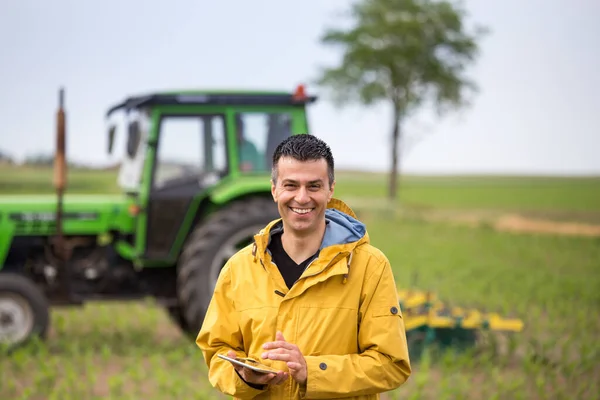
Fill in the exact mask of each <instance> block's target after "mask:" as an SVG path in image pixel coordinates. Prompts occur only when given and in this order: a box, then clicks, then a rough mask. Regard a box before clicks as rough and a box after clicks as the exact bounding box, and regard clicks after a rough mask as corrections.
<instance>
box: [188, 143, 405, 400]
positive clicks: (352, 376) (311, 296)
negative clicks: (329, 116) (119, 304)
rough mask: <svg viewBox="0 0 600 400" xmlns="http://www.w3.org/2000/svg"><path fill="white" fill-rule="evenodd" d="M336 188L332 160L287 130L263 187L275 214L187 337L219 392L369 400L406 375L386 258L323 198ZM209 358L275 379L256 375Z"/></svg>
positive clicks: (323, 147)
mask: <svg viewBox="0 0 600 400" xmlns="http://www.w3.org/2000/svg"><path fill="white" fill-rule="evenodd" d="M334 186H335V179H334V160H333V156H332V155H331V151H330V149H329V147H328V146H327V144H325V143H324V142H323V141H322V140H320V139H317V138H316V137H314V136H312V135H297V136H292V137H290V138H288V139H286V140H284V141H283V142H282V143H280V144H279V146H278V147H277V148H276V150H275V153H274V155H273V173H272V185H271V187H272V189H271V191H272V195H273V199H274V201H275V202H276V203H277V207H278V210H279V214H280V216H281V218H280V219H277V220H275V221H272V222H271V223H269V224H268V225H267V226H266V227H265V228H264V229H263V230H262V231H261V232H260V233H258V234H257V235H255V237H254V239H255V240H254V243H253V244H252V245H250V246H248V247H246V248H244V249H242V250H241V251H239V252H238V253H237V254H235V255H234V256H233V257H232V258H231V259H230V260H229V261H228V262H227V264H226V265H225V266H224V268H223V270H222V271H221V274H220V276H219V279H218V282H217V285H216V288H215V292H214V295H213V298H212V300H211V304H210V306H209V308H208V312H207V315H206V318H205V320H204V324H203V326H202V328H201V330H200V332H199V334H198V337H197V339H196V343H197V345H198V346H199V347H200V349H201V350H202V353H203V355H204V358H205V360H206V363H207V365H208V367H209V373H208V375H209V380H210V382H211V384H212V385H214V386H215V387H216V388H217V389H219V390H220V391H221V392H223V393H225V394H228V395H231V396H234V397H235V398H238V399H251V398H252V399H297V398H321V399H323V398H360V399H376V398H378V394H379V393H381V392H384V391H389V390H392V389H395V388H397V387H399V386H400V385H401V384H403V383H404V382H405V381H406V380H407V379H408V377H409V375H410V373H411V367H410V362H409V357H408V350H407V343H406V336H405V330H404V323H403V319H402V315H401V312H400V309H399V307H398V297H397V288H396V284H395V282H394V276H393V274H392V270H391V267H390V263H389V262H388V260H387V258H386V257H385V256H384V254H383V253H382V252H381V251H379V250H378V249H377V248H375V247H373V246H372V245H371V244H369V236H368V234H367V231H366V228H365V225H364V224H363V223H361V222H360V221H358V220H357V219H356V215H355V214H354V213H353V212H352V210H351V209H350V208H349V207H348V206H346V205H345V204H344V203H343V202H342V201H340V200H337V199H334V198H333V193H334ZM217 354H223V355H228V356H230V357H234V358H235V357H250V358H253V359H254V360H257V361H259V362H261V363H263V364H266V365H269V366H271V367H274V368H277V369H278V370H280V371H282V372H279V373H277V374H258V373H255V372H253V371H251V370H250V369H248V368H244V367H239V366H234V365H233V364H232V363H230V362H228V361H226V360H223V359H221V358H219V357H217Z"/></svg>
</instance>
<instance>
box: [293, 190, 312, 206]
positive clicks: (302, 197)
mask: <svg viewBox="0 0 600 400" xmlns="http://www.w3.org/2000/svg"><path fill="white" fill-rule="evenodd" d="M295 200H296V201H297V202H298V203H301V204H302V203H308V202H309V201H310V196H309V195H308V190H306V188H305V187H304V186H300V188H299V189H298V191H297V192H296V198H295Z"/></svg>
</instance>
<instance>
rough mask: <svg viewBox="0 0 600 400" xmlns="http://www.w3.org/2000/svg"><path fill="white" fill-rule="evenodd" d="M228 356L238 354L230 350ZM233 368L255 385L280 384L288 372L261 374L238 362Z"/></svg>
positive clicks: (233, 356)
mask: <svg viewBox="0 0 600 400" xmlns="http://www.w3.org/2000/svg"><path fill="white" fill-rule="evenodd" d="M227 356H228V357H231V358H236V357H237V354H236V353H235V351H228V352H227ZM232 365H233V368H235V370H236V371H237V372H238V374H240V376H241V377H242V379H243V380H245V381H246V382H248V383H252V384H255V385H279V384H281V383H283V382H284V381H285V380H286V379H287V378H288V374H287V372H278V373H277V374H275V373H273V374H261V373H259V372H256V371H254V370H251V369H250V368H246V367H242V366H240V365H237V364H233V363H232Z"/></svg>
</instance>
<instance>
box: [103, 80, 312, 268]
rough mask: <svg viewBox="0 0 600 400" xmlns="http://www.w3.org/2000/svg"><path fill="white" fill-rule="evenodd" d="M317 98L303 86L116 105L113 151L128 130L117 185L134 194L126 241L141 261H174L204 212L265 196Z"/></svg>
mask: <svg viewBox="0 0 600 400" xmlns="http://www.w3.org/2000/svg"><path fill="white" fill-rule="evenodd" d="M315 100H316V98H315V97H309V96H306V94H305V92H304V88H303V86H298V87H297V88H296V90H295V91H293V92H287V93H286V92H207V91H205V92H200V91H185V92H183V91H182V92H168V93H156V94H150V95H147V96H138V97H130V98H127V99H126V100H125V101H124V102H122V103H120V104H117V105H115V106H114V107H111V108H110V109H109V110H108V112H107V119H108V121H109V140H108V142H109V146H108V150H109V152H112V151H113V147H114V146H113V145H114V142H115V137H116V136H117V135H120V134H121V131H123V133H124V134H125V136H126V137H125V138H124V141H125V149H124V155H123V159H122V161H121V165H120V170H119V177H118V182H119V185H120V187H121V188H122V189H123V190H124V191H125V192H126V193H129V194H131V195H132V196H134V197H135V202H136V207H135V209H136V215H135V218H136V229H135V231H136V233H135V235H134V238H133V239H132V242H131V243H129V244H130V245H131V246H133V248H134V249H132V251H133V253H134V254H135V258H136V259H137V261H138V263H141V264H144V263H147V262H153V263H155V262H169V261H173V260H175V259H176V257H177V254H178V251H179V249H180V248H181V245H182V242H181V241H182V240H183V239H184V238H185V236H186V235H185V232H186V231H187V229H189V228H190V227H191V225H192V224H193V223H194V222H195V221H194V219H197V218H198V215H202V213H203V212H202V211H203V210H199V208H202V207H212V206H215V205H218V204H224V203H226V202H228V201H230V200H232V199H233V198H234V197H236V196H242V195H247V194H252V192H255V193H267V192H268V191H269V190H270V185H269V178H268V177H269V175H270V172H271V158H272V155H273V152H274V150H275V147H276V146H277V144H278V143H280V142H281V141H282V140H283V139H285V138H286V137H288V136H290V135H294V134H303V133H307V132H308V126H307V125H308V124H307V117H306V112H305V106H306V104H308V103H310V102H313V101H315ZM118 114H120V115H124V117H125V118H124V119H121V120H120V121H118V120H116V119H115V117H116V116H117V115H118ZM117 122H121V123H120V124H117ZM119 125H121V126H122V128H121V129H118V128H117V126H119ZM123 128H124V129H123ZM122 140H123V139H122Z"/></svg>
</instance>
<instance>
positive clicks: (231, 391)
mask: <svg viewBox="0 0 600 400" xmlns="http://www.w3.org/2000/svg"><path fill="white" fill-rule="evenodd" d="M231 293H232V290H231V271H230V266H229V265H225V266H224V267H223V269H222V270H221V274H220V275H219V279H218V280H217V284H216V286H215V291H214V294H213V297H212V299H211V302H210V304H209V306H208V310H207V313H206V316H205V319H204V322H203V324H202V328H201V329H200V332H199V333H198V336H197V337H196V344H197V345H198V347H199V348H200V349H201V350H202V354H203V356H204V359H205V361H206V364H207V366H208V380H209V381H210V383H211V384H212V385H213V386H214V387H215V388H217V389H218V390H220V391H221V392H222V393H224V394H226V395H230V396H234V397H235V398H239V399H251V398H253V397H255V396H256V395H257V394H260V393H262V392H264V391H265V390H266V389H267V388H268V386H267V385H265V386H264V387H263V388H262V389H257V388H256V387H258V386H254V387H253V386H250V384H248V383H246V382H245V381H244V380H243V379H242V378H241V377H240V375H239V374H238V373H237V371H236V370H235V368H233V365H231V363H230V362H229V361H226V360H223V359H221V358H219V357H217V354H224V355H226V354H227V352H228V351H230V350H233V351H235V352H236V353H237V355H238V356H239V357H246V354H245V353H244V346H243V344H242V334H241V332H240V329H239V324H238V313H237V312H236V311H235V304H234V300H233V298H232V297H231V296H230V294H231Z"/></svg>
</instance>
